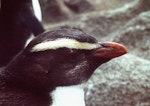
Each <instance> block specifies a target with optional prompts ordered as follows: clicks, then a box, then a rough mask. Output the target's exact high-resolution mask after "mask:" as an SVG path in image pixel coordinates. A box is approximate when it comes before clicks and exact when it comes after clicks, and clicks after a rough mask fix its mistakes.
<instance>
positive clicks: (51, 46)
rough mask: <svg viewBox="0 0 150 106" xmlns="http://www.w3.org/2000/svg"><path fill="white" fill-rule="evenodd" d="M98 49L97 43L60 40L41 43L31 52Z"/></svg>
mask: <svg viewBox="0 0 150 106" xmlns="http://www.w3.org/2000/svg"><path fill="white" fill-rule="evenodd" d="M97 47H98V44H97V43H86V42H79V41H77V40H74V39H67V38H59V39H56V40H54V41H47V42H43V43H39V44H37V45H35V46H34V47H33V48H32V50H31V52H38V51H45V50H56V49H59V48H70V49H85V50H92V49H95V48H97Z"/></svg>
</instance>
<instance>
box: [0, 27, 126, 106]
mask: <svg viewBox="0 0 150 106" xmlns="http://www.w3.org/2000/svg"><path fill="white" fill-rule="evenodd" d="M66 41H67V42H68V43H66ZM126 52H127V50H126V48H125V47H124V46H122V45H120V44H117V43H113V42H106V43H99V42H98V41H97V40H96V39H95V38H93V37H91V36H90V35H88V34H86V33H84V32H82V31H80V30H78V29H74V28H61V29H57V30H53V31H48V32H45V33H42V34H41V35H39V36H37V37H36V38H34V39H33V40H32V41H31V42H30V43H29V44H28V46H27V47H26V48H25V49H24V50H22V51H21V52H20V53H19V54H18V55H17V56H16V57H15V58H14V59H13V60H12V61H11V62H10V63H9V64H8V65H7V66H6V68H5V69H3V70H1V72H0V82H1V85H0V94H1V95H0V104H3V105H6V106H7V105H9V104H11V106H22V105H26V106H70V104H68V103H66V102H67V100H68V102H70V101H72V100H73V105H71V106H85V103H84V90H83V89H84V83H85V82H86V81H87V80H88V79H89V78H90V76H91V75H92V73H93V72H94V71H95V69H96V68H97V67H98V66H100V65H101V64H103V63H105V62H107V61H109V60H111V59H112V58H115V57H118V56H121V55H123V54H125V53H126ZM73 91H74V93H73ZM7 94H9V95H7ZM65 95H67V96H65ZM74 95H76V96H74ZM71 96H73V99H72V100H70V101H69V98H71ZM64 101H66V102H64ZM78 103H80V104H78Z"/></svg>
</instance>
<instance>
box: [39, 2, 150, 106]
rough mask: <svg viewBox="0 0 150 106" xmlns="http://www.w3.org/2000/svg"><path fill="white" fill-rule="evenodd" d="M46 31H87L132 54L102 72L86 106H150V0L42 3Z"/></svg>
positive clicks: (89, 88) (90, 89)
mask: <svg viewBox="0 0 150 106" xmlns="http://www.w3.org/2000/svg"><path fill="white" fill-rule="evenodd" d="M40 4H41V8H42V15H43V24H44V27H45V28H46V30H52V29H55V28H57V27H60V26H72V27H77V28H81V29H83V31H85V32H86V33H88V34H91V35H93V36H94V37H96V38H97V39H98V40H99V41H101V42H103V41H115V42H119V43H121V44H123V45H125V46H126V47H127V48H128V50H129V53H128V54H127V55H124V56H122V57H119V58H116V59H113V60H112V61H110V62H108V63H106V64H104V65H102V66H100V67H99V68H98V69H97V70H96V72H95V73H94V75H93V76H92V77H91V78H90V80H89V81H88V84H87V88H86V94H85V95H86V104H87V106H150V0H40Z"/></svg>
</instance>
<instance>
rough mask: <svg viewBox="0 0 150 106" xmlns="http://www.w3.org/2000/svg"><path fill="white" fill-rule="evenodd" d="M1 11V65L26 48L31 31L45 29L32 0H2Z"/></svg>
mask: <svg viewBox="0 0 150 106" xmlns="http://www.w3.org/2000/svg"><path fill="white" fill-rule="evenodd" d="M1 2H2V4H1V11H0V37H1V39H0V50H1V53H0V66H4V65H6V64H8V63H9V61H10V60H11V59H12V58H13V57H14V56H15V55H16V54H17V53H18V52H19V51H20V50H22V49H23V48H24V46H25V43H26V40H27V39H28V38H29V37H30V35H31V33H33V34H34V35H38V34H40V33H42V32H43V31H44V28H43V26H42V24H41V23H40V22H39V20H38V19H37V18H36V16H35V15H34V11H33V6H32V1H31V0H2V1H1Z"/></svg>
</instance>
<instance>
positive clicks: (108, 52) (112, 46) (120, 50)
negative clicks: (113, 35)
mask: <svg viewBox="0 0 150 106" xmlns="http://www.w3.org/2000/svg"><path fill="white" fill-rule="evenodd" d="M99 44H100V47H99V48H97V49H95V50H94V52H93V53H94V54H93V55H94V56H96V57H101V58H107V59H112V58H115V57H119V56H122V55H124V54H126V53H127V52H128V51H127V48H126V47H125V46H123V45H121V44H119V43H115V42H104V43H99Z"/></svg>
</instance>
